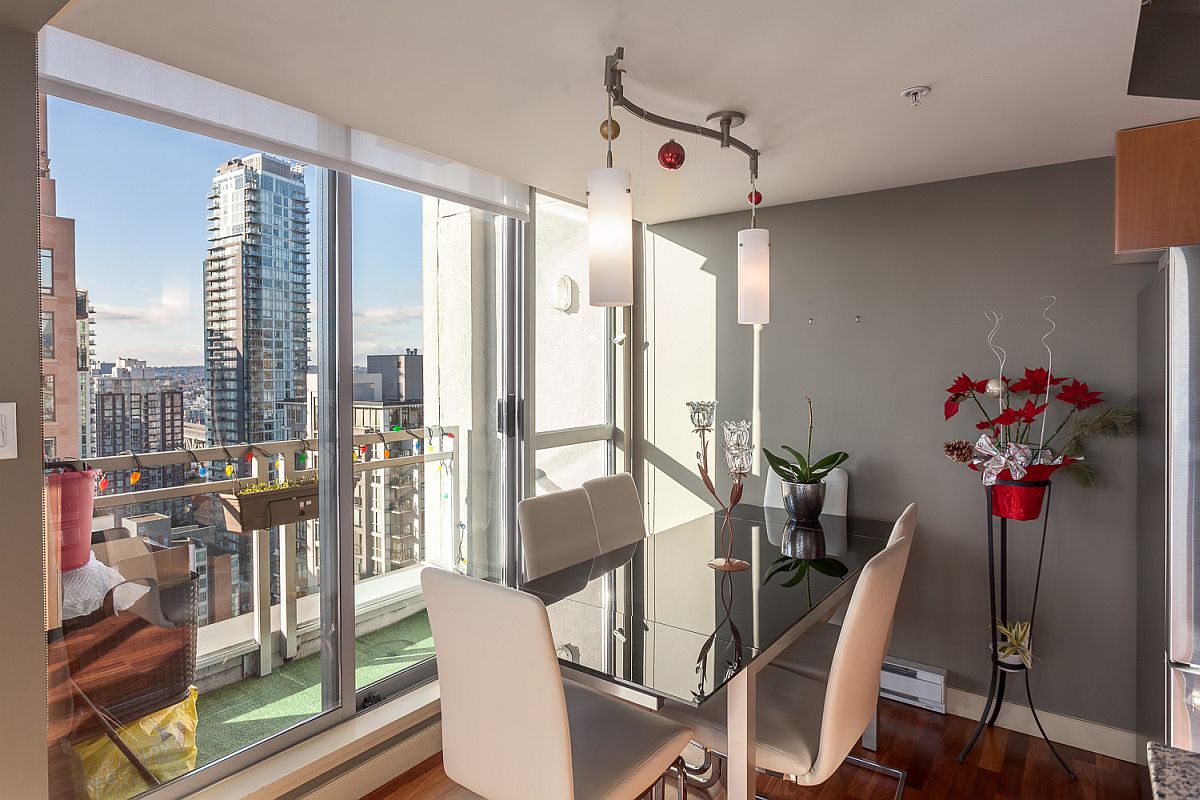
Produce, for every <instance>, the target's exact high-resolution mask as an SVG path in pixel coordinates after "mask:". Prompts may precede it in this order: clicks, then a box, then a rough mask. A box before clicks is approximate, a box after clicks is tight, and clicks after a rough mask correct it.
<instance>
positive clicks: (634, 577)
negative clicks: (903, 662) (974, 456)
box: [520, 505, 892, 800]
mask: <svg viewBox="0 0 1200 800" xmlns="http://www.w3.org/2000/svg"><path fill="white" fill-rule="evenodd" d="M724 521H725V520H724V515H723V513H722V512H718V513H715V514H704V515H702V516H699V517H697V518H695V519H691V520H689V521H687V522H684V523H682V524H679V525H675V526H673V527H670V528H668V529H665V530H662V531H659V532H656V533H654V534H652V535H650V536H647V537H645V538H643V539H641V540H639V541H636V542H635V543H633V544H630V545H627V546H625V547H621V548H618V549H615V550H612V551H610V552H606V553H602V554H601V555H599V556H597V557H595V558H591V559H589V560H587V561H585V562H582V563H578V564H574V565H572V566H569V567H566V568H564V569H561V570H558V571H556V572H553V573H550V574H548V575H543V576H540V577H538V578H537V579H535V580H530V581H526V582H523V583H522V584H521V585H520V588H521V589H523V590H524V591H527V592H530V593H531V594H534V595H536V596H537V597H539V598H541V600H542V601H543V602H544V603H545V605H546V609H547V614H548V616H549V618H550V627H551V632H552V634H553V637H554V643H555V647H556V649H557V654H558V657H559V661H560V663H561V665H562V668H563V671H564V674H565V675H566V676H567V677H568V678H570V679H572V680H576V681H578V682H580V683H583V684H585V685H591V686H593V687H594V688H597V689H600V690H602V691H606V692H608V693H610V694H614V695H616V696H619V697H622V698H624V699H626V700H629V701H632V702H635V703H639V704H641V705H644V706H647V707H649V708H654V709H657V708H661V707H662V705H663V704H664V703H666V702H674V703H684V704H689V705H692V706H697V707H698V706H700V705H702V704H705V703H723V704H724V705H725V709H726V715H727V720H728V732H729V736H728V743H727V749H728V751H729V752H728V753H726V754H725V755H726V757H727V761H728V763H727V778H728V797H729V798H730V800H753V798H754V797H755V796H756V792H755V783H756V769H755V748H756V745H755V702H756V698H755V686H756V677H757V675H758V673H759V672H760V671H761V670H762V669H764V668H765V667H766V666H767V665H769V664H770V663H771V661H772V660H773V659H774V658H776V657H777V656H778V655H779V654H780V653H781V652H782V651H783V650H784V649H785V648H786V647H788V646H789V645H791V644H792V643H793V642H795V641H796V640H798V639H799V638H800V637H801V636H803V634H804V632H805V631H807V630H808V629H810V628H812V627H813V626H814V625H817V624H821V623H822V622H823V621H824V620H826V619H828V618H829V617H830V616H831V615H832V614H833V613H834V611H835V610H836V609H837V607H838V606H839V605H840V604H841V603H842V602H843V601H845V600H846V599H847V598H848V597H849V596H850V593H851V591H852V590H853V587H854V583H855V581H856V579H857V578H858V575H859V573H860V572H861V570H862V568H863V566H864V565H865V564H866V563H867V561H868V560H870V559H871V557H872V556H874V555H875V554H877V553H879V552H880V551H882V550H883V549H884V547H885V546H886V544H887V539H888V536H889V535H890V533H891V529H892V523H890V522H881V521H876V520H869V519H860V518H857V517H839V516H832V515H825V516H822V517H820V519H819V520H815V521H809V522H801V521H797V520H791V519H789V518H788V515H787V513H786V512H785V511H783V510H782V509H777V508H769V507H761V506H747V505H738V506H735V507H734V508H733V510H732V512H731V514H730V520H729V522H730V525H729V527H728V528H726V529H725V531H724V532H723V523H724ZM729 536H731V537H732V539H731V541H732V555H733V557H734V558H737V559H741V560H743V561H745V562H747V563H748V564H749V566H748V568H746V569H744V570H742V571H719V570H715V569H713V568H711V567H710V566H709V562H710V561H711V560H713V559H714V557H722V556H724V555H725V553H726V541H727V539H725V538H723V537H729Z"/></svg>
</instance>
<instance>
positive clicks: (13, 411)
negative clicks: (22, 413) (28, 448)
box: [0, 403, 17, 458]
mask: <svg viewBox="0 0 1200 800" xmlns="http://www.w3.org/2000/svg"><path fill="white" fill-rule="evenodd" d="M16 457H17V404H16V403H0V458H16Z"/></svg>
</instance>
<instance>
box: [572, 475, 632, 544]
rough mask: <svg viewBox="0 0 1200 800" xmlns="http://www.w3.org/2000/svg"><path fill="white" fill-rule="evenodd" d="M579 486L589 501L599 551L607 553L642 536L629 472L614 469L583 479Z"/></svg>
mask: <svg viewBox="0 0 1200 800" xmlns="http://www.w3.org/2000/svg"><path fill="white" fill-rule="evenodd" d="M583 489H584V491H585V492H587V496H588V500H589V501H590V502H591V504H592V516H593V517H594V518H595V520H596V535H597V537H598V538H599V540H600V552H602V553H610V552H612V551H613V550H616V549H618V548H621V547H624V546H625V545H629V544H634V543H636V542H640V541H641V540H642V539H644V538H646V521H645V519H644V518H643V517H642V499H641V498H640V497H638V492H637V486H636V485H635V484H634V482H633V476H632V475H630V474H629V473H628V472H618V473H617V474H616V475H607V476H605V477H603V478H593V479H592V480H590V481H584V482H583Z"/></svg>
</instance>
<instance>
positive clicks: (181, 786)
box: [39, 80, 631, 800]
mask: <svg viewBox="0 0 1200 800" xmlns="http://www.w3.org/2000/svg"><path fill="white" fill-rule="evenodd" d="M45 89H46V91H47V93H48V94H50V95H52V96H55V97H59V98H62V99H65V100H69V101H71V102H76V103H82V104H85V105H90V106H93V107H97V108H100V109H102V110H106V111H109V112H112V113H118V114H122V115H124V116H127V117H131V118H133V119H139V120H143V121H148V122H151V123H154V124H159V125H167V126H169V127H174V128H178V129H180V130H184V131H188V132H191V133H196V134H199V135H202V136H209V137H216V138H219V139H221V140H223V141H226V142H229V143H232V144H237V145H240V146H245V147H247V148H253V149H255V150H263V151H265V152H271V153H275V154H278V155H283V156H289V157H293V158H298V159H300V160H307V163H313V164H315V165H317V166H320V167H321V169H322V170H323V174H324V175H325V176H327V178H328V180H327V181H325V182H324V183H325V185H323V186H321V187H320V189H319V191H322V192H324V193H325V201H326V205H325V207H326V208H328V209H329V213H328V214H327V215H326V219H325V220H324V222H325V224H327V226H328V228H327V229H326V230H325V231H324V234H325V235H324V237H323V238H320V237H316V236H313V237H312V245H311V246H312V247H313V248H316V247H318V246H320V245H323V246H324V247H325V248H326V250H325V254H326V255H327V258H325V259H316V258H314V259H313V261H314V262H315V263H314V267H313V274H312V275H311V276H310V280H311V281H312V284H313V308H314V310H315V313H316V316H317V319H316V320H315V321H314V322H315V324H314V334H315V335H314V339H315V342H314V347H313V359H314V360H317V361H318V373H319V375H320V381H321V387H322V390H321V399H320V402H316V406H317V408H316V414H317V419H318V426H319V429H320V430H321V431H322V432H323V433H326V434H327V435H325V436H322V437H321V443H320V447H319V451H318V454H317V464H318V465H319V466H320V467H321V468H322V470H323V472H322V475H323V478H322V481H321V488H320V495H321V498H320V502H321V507H322V520H328V523H329V524H328V525H322V530H323V532H322V535H321V537H320V541H319V542H317V548H318V550H319V552H320V553H321V558H322V565H323V567H322V569H321V574H320V576H319V580H320V592H321V596H322V603H321V615H322V623H321V624H322V629H323V631H325V632H326V633H329V632H334V631H336V632H339V633H337V635H336V639H335V640H334V641H332V642H330V644H331V645H333V648H334V650H335V652H336V653H337V658H336V659H322V664H321V670H322V681H321V691H322V701H323V707H324V706H325V705H331V706H332V707H331V708H330V709H329V710H326V711H322V712H319V713H317V714H316V715H315V716H313V717H311V718H309V719H307V720H304V721H302V722H299V723H296V724H295V725H293V726H292V727H290V728H287V729H285V730H283V731H280V732H279V733H276V734H274V735H271V736H268V737H267V738H264V739H261V740H259V741H257V742H255V743H253V744H251V745H249V746H247V747H246V748H244V749H243V750H240V751H237V752H235V753H232V754H230V755H228V756H226V757H224V758H222V759H220V760H218V761H215V762H213V763H210V764H207V765H205V766H203V767H201V768H199V769H195V770H193V771H191V772H189V773H187V774H185V775H183V776H181V777H179V778H177V779H175V780H173V781H171V782H169V783H167V784H165V785H163V786H161V787H158V788H156V789H153V790H150V791H147V792H146V793H144V794H142V795H139V797H147V798H154V800H181V799H182V798H184V797H186V796H188V795H190V794H192V793H195V792H197V791H199V790H200V789H203V788H205V787H208V786H211V785H213V784H214V783H216V782H218V781H220V780H222V779H224V778H227V777H229V776H231V775H233V774H235V773H237V772H239V771H241V770H243V769H245V768H247V767H249V766H252V765H254V764H257V763H259V762H261V761H262V760H264V759H266V758H269V757H271V756H274V755H276V754H278V753H281V752H283V751H285V750H287V749H289V748H292V747H294V746H296V745H298V744H300V743H302V742H304V741H307V740H309V739H311V738H312V737H314V736H316V735H319V734H320V733H321V732H323V731H326V730H328V729H330V728H332V727H334V726H337V725H340V724H341V723H343V722H347V721H350V720H352V719H354V718H355V717H356V715H357V714H358V713H360V712H361V711H362V710H363V709H364V708H365V707H367V706H368V705H373V704H374V702H375V700H376V697H377V696H378V695H380V694H383V695H390V696H395V695H398V694H400V693H403V692H406V691H410V690H412V689H414V688H416V687H418V686H420V685H422V684H424V683H426V682H428V681H429V680H432V679H434V678H436V670H437V664H436V660H435V659H433V658H431V659H428V660H426V661H424V662H421V663H419V664H417V665H414V666H413V667H410V668H409V669H407V670H404V671H402V672H399V673H397V674H395V675H393V676H390V677H389V678H385V679H384V680H382V681H380V682H377V683H375V684H372V685H369V686H365V687H363V688H362V689H357V688H356V686H355V663H354V647H355V638H354V636H353V635H352V632H353V631H354V630H355V608H354V602H353V587H354V556H353V554H354V548H355V541H354V540H355V536H354V525H353V512H354V508H355V505H354V493H353V488H352V487H353V481H352V478H351V474H352V461H351V458H350V456H349V454H350V452H351V451H352V449H353V431H354V425H353V422H354V419H353V397H352V386H353V349H352V348H353V330H352V323H353V313H352V306H351V297H352V286H353V284H352V280H353V262H352V245H351V241H352V236H351V232H352V230H353V220H352V211H351V198H352V195H351V183H352V180H353V178H354V177H360V178H367V179H369V180H373V181H376V182H379V183H383V184H386V185H390V186H394V187H396V188H399V189H404V190H408V191H415V192H418V193H422V194H429V195H432V196H436V197H442V198H444V199H449V200H453V201H454V202H460V203H464V204H465V205H469V206H471V207H473V208H479V209H481V210H483V211H488V212H491V213H495V214H498V215H500V216H501V218H502V220H503V225H504V231H505V237H504V244H503V248H504V251H503V254H502V262H501V263H500V264H498V266H497V268H498V269H499V270H502V274H501V277H500V282H501V284H502V293H503V298H502V304H503V309H502V312H501V317H502V318H501V320H500V324H501V330H500V332H499V339H500V343H501V348H502V352H501V354H500V363H498V365H497V366H498V367H499V368H500V369H501V370H502V372H503V374H504V380H505V384H504V389H505V391H504V394H505V399H504V400H503V401H502V402H503V403H505V404H507V405H508V407H509V410H510V411H511V414H510V415H509V418H510V419H512V420H513V421H514V425H513V426H511V430H509V429H505V430H502V431H501V434H502V435H503V436H504V437H505V447H504V448H503V451H502V469H503V473H504V481H503V495H502V496H503V498H504V500H503V502H504V508H503V509H502V513H503V515H504V516H505V520H506V534H505V537H504V541H503V543H502V548H503V550H502V551H503V552H504V554H505V555H504V559H503V561H504V564H503V567H504V571H503V579H504V581H505V582H506V583H509V584H515V583H516V580H517V576H518V574H519V567H520V564H521V555H520V545H519V537H518V535H517V525H516V503H517V501H519V500H520V499H522V498H523V497H526V496H529V495H531V494H532V493H533V491H532V490H533V483H532V478H533V466H534V463H535V457H536V452H537V450H539V449H549V448H551V447H559V446H564V445H566V444H571V443H584V442H592V441H603V442H607V443H608V450H609V466H610V471H612V469H613V468H615V463H616V452H617V443H618V442H619V441H620V440H621V437H622V433H621V430H622V429H624V430H628V425H627V424H624V425H619V424H618V423H617V420H616V418H615V415H616V412H617V410H618V407H619V404H618V402H617V400H616V396H615V389H616V387H617V386H618V384H619V383H620V381H621V375H623V374H625V372H627V370H628V368H629V355H630V352H631V351H630V349H629V348H620V347H618V346H616V345H613V346H611V347H610V351H609V357H608V358H607V359H606V363H605V369H606V385H607V387H608V390H609V391H608V398H607V400H608V402H607V409H606V416H607V418H608V422H607V423H606V424H601V425H593V426H585V427H583V428H578V429H564V430H554V431H542V432H536V433H535V430H534V424H533V422H534V421H533V402H532V400H533V391H534V385H533V380H534V377H535V376H534V374H533V373H534V365H533V357H534V350H533V349H532V348H533V347H534V345H535V342H534V330H533V327H532V326H533V322H534V317H533V313H532V312H533V307H532V302H533V300H534V294H533V292H534V289H535V282H534V280H533V275H534V267H535V263H534V259H535V257H536V255H535V240H534V225H535V222H534V215H535V211H534V206H535V203H536V199H537V194H538V191H537V190H536V189H535V188H533V187H525V189H526V190H527V192H528V202H529V205H528V209H529V211H528V213H527V214H524V213H522V212H521V211H519V210H514V209H513V208H511V207H506V206H495V205H490V204H488V203H486V202H483V201H479V200H477V199H475V198H469V197H464V196H462V195H459V194H458V193H456V192H453V191H438V190H437V189H436V188H434V187H429V186H422V185H416V184H414V183H413V181H412V180H410V179H406V178H404V177H402V176H398V175H393V174H391V173H388V172H383V171H380V170H375V169H370V168H363V169H353V170H352V171H345V170H344V169H337V168H335V167H333V166H331V165H330V163H329V161H328V160H325V161H322V160H314V159H311V158H306V156H311V154H310V153H306V152H305V151H303V150H302V149H300V148H297V147H291V146H287V145H286V144H282V143H279V142H276V141H273V140H266V139H264V138H263V137H261V136H260V135H257V134H255V133H253V132H246V131H233V130H229V129H227V128H217V127H216V126H214V125H210V124H207V123H204V122H202V121H198V120H197V119H196V118H192V117H188V116H185V115H183V114H176V113H172V112H169V111H164V110H163V109H154V108H150V107H145V106H142V105H139V104H138V103H137V102H136V101H122V100H114V99H113V98H112V97H106V96H104V95H101V94H99V93H97V92H95V91H89V90H87V89H80V88H79V87H73V88H71V87H67V86H66V84H61V83H58V82H57V81H54V80H51V81H48V85H47V86H46V87H45ZM315 191H318V190H314V194H315ZM541 194H544V195H547V196H550V197H554V195H551V194H549V193H547V192H541ZM556 199H564V198H556ZM568 202H574V201H568ZM577 205H578V204H577ZM320 223H321V221H320V220H314V222H313V224H314V225H316V224H320ZM39 250H40V251H41V250H44V251H46V255H47V257H48V261H49V264H50V269H49V273H50V276H49V278H50V291H49V292H46V291H45V290H44V288H43V294H52V293H53V250H52V249H50V248H39ZM314 252H315V250H314ZM41 258H42V253H41V252H39V266H40V263H41V261H40V259H41ZM629 319H630V316H629V311H628V309H626V310H625V312H624V314H623V315H622V320H624V327H625V328H626V329H628V324H629V322H628V320H629ZM617 321H618V314H617V312H616V311H615V310H612V309H609V310H608V312H607V320H606V337H607V338H608V340H609V341H610V342H611V341H612V339H613V335H614V333H615V332H616V329H617ZM621 364H624V368H622V367H621V366H620V365H621ZM48 377H49V378H50V384H51V386H52V385H53V376H52V375H51V376H48ZM43 386H45V383H43ZM340 387H345V389H341V388H340ZM51 398H52V401H56V400H57V396H56V394H55V393H54V390H53V389H51ZM314 402H315V401H314ZM43 404H44V406H45V400H43ZM50 406H51V408H53V406H54V402H51V404H50ZM46 421H47V422H52V421H55V420H54V418H53V417H51V418H48V419H46ZM343 454H345V455H343ZM626 463H627V461H626ZM324 470H328V472H327V473H326V472H325V471H324ZM326 474H328V475H329V476H330V478H329V479H328V480H326V479H325V477H324V476H325V475H326ZM326 514H327V515H328V516H327V517H326ZM327 531H328V532H327ZM329 532H336V533H329ZM335 536H336V540H335V538H334V537H335ZM335 544H336V546H334V545H335ZM345 631H349V632H351V635H345V634H342V633H340V632H345ZM352 699H353V702H351V700H352ZM334 702H336V703H337V704H336V705H333V703H334Z"/></svg>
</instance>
